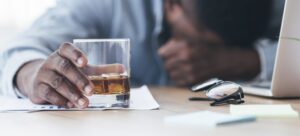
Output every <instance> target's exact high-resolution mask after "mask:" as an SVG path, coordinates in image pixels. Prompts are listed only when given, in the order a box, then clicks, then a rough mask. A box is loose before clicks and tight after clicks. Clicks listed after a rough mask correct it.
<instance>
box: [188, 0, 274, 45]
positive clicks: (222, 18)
mask: <svg viewBox="0 0 300 136" xmlns="http://www.w3.org/2000/svg"><path fill="white" fill-rule="evenodd" d="M193 2H195V3H194V5H195V6H196V7H194V8H196V9H195V10H194V11H197V13H196V16H197V19H196V20H198V21H199V22H201V24H203V25H204V26H205V27H207V28H208V29H210V30H212V31H213V32H215V33H217V34H218V35H219V36H221V38H222V39H223V40H224V41H225V44H226V45H230V46H239V47H252V46H253V43H254V41H255V40H256V39H258V38H259V37H261V36H263V34H264V33H265V32H266V30H267V26H268V24H269V22H270V16H271V10H272V4H273V0H194V1H193Z"/></svg>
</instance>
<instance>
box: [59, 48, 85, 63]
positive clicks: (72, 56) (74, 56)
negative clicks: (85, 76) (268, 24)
mask: <svg viewBox="0 0 300 136" xmlns="http://www.w3.org/2000/svg"><path fill="white" fill-rule="evenodd" d="M58 54H59V55H60V56H62V57H64V58H66V59H68V60H70V61H71V62H72V63H73V64H74V65H76V66H77V67H84V66H85V65H86V64H87V62H88V60H87V57H86V56H85V55H84V54H83V53H82V52H81V51H80V50H79V49H78V48H76V47H74V46H72V44H71V43H63V44H62V45H61V46H60V47H59V49H58Z"/></svg>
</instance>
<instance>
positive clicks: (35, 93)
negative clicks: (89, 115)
mask: <svg viewBox="0 0 300 136" xmlns="http://www.w3.org/2000/svg"><path fill="white" fill-rule="evenodd" d="M87 62H88V60H87V57H86V56H85V55H84V54H83V53H82V52H81V51H80V50H79V49H77V48H75V47H73V46H72V45H71V44H69V43H64V44H62V45H61V46H60V48H59V49H58V50H57V51H55V52H54V53H52V54H51V55H50V56H49V57H48V58H47V59H46V60H35V61H31V62H29V63H27V64H25V65H24V66H23V67H22V68H21V69H20V70H19V72H18V73H17V75H16V81H17V87H18V88H19V90H20V91H21V92H22V93H23V94H24V95H25V96H27V97H28V98H29V99H30V100H31V101H32V102H33V103H36V104H44V103H51V104H54V105H59V106H64V107H67V108H71V107H74V106H76V107H78V108H86V107H87V106H88V104H89V101H88V99H87V98H86V97H85V95H92V94H93V88H94V86H93V84H92V82H91V81H90V80H89V79H88V77H87V76H86V75H89V74H91V73H94V74H95V73H97V74H101V73H106V72H111V69H113V70H120V69H121V70H122V67H119V68H120V69H116V67H115V66H113V67H112V65H109V66H97V67H92V66H89V65H87Z"/></svg>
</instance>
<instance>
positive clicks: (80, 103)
mask: <svg viewBox="0 0 300 136" xmlns="http://www.w3.org/2000/svg"><path fill="white" fill-rule="evenodd" d="M85 103H86V101H85V100H84V99H82V98H81V99H79V100H78V104H79V105H80V106H81V107H82V106H84V105H85Z"/></svg>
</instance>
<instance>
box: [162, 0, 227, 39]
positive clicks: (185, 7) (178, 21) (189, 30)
mask: <svg viewBox="0 0 300 136" xmlns="http://www.w3.org/2000/svg"><path fill="white" fill-rule="evenodd" d="M195 13H196V11H194V10H193V1H192V0H182V1H181V3H180V4H178V3H170V2H168V0H167V2H166V4H165V15H166V19H167V22H168V23H169V25H170V28H171V34H172V35H171V40H177V41H181V40H184V41H186V42H188V43H189V44H203V43H209V44H223V41H222V39H221V38H220V37H219V36H218V35H217V34H216V33H214V32H213V31H210V30H209V29H208V28H206V27H205V26H204V25H203V24H201V23H200V22H199V21H197V19H196V14H195Z"/></svg>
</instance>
